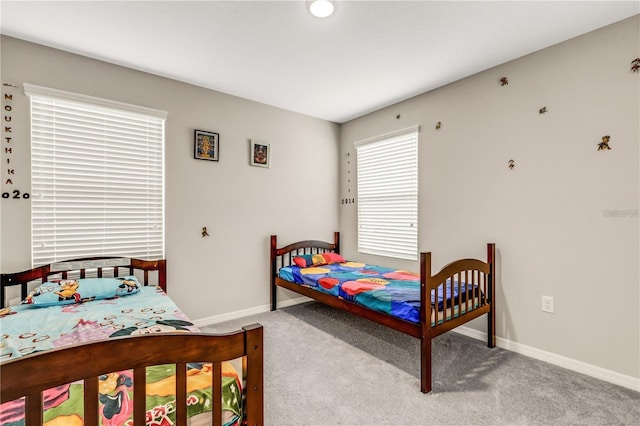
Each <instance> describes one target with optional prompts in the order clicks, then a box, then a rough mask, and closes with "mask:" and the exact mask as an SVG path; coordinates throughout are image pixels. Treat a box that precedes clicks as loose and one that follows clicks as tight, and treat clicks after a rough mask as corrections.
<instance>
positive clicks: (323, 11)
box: [309, 0, 334, 18]
mask: <svg viewBox="0 0 640 426" xmlns="http://www.w3.org/2000/svg"><path fill="white" fill-rule="evenodd" d="M333 8H334V7H333V3H331V2H330V1H329V0H314V1H312V2H311V4H310V5H309V10H310V11H311V14H312V15H313V16H316V17H318V18H326V17H327V16H330V15H331V14H332V13H333Z"/></svg>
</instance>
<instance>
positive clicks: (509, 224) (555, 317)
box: [340, 16, 640, 389]
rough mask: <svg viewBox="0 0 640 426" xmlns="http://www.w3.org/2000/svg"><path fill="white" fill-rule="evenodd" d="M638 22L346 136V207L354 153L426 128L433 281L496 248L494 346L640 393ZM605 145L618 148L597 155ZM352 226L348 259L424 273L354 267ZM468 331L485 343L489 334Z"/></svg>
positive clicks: (481, 326)
mask: <svg viewBox="0 0 640 426" xmlns="http://www.w3.org/2000/svg"><path fill="white" fill-rule="evenodd" d="M639 23H640V17H638V16H636V17H633V18H631V19H627V20H625V21H622V22H620V23H617V24H615V25H612V26H609V27H606V28H604V29H601V30H598V31H596V32H593V33H589V34H587V35H584V36H582V37H579V38H576V39H572V40H569V41H567V42H564V43H562V44H559V45H556V46H553V47H551V48H548V49H545V50H542V51H540V52H537V53H534V54H531V55H528V56H526V57H523V58H520V59H518V60H514V61H512V62H509V63H506V64H503V65H501V66H498V67H496V68H493V69H490V70H487V71H485V72H482V73H479V74H477V75H474V76H471V77H469V78H466V79H464V80H461V81H459V82H456V83H454V84H451V85H449V86H446V87H443V88H440V89H438V90H434V91H432V92H429V93H425V94H423V95H420V96H418V97H415V98H412V99H410V100H407V101H405V102H401V103H398V104H396V105H393V106H391V107H388V108H385V109H382V110H380V111H376V112H374V113H372V114H369V115H367V116H365V117H361V118H359V119H356V120H353V121H351V122H349V123H346V124H344V125H343V126H342V127H341V154H340V155H341V167H340V170H341V184H340V194H341V197H345V196H348V195H347V194H348V193H349V192H348V191H349V189H351V191H352V193H353V191H355V188H356V179H355V178H356V176H355V172H356V170H355V149H354V147H353V143H354V142H355V141H358V140H361V139H365V138H368V137H372V136H376V135H379V134H384V133H387V132H390V131H393V130H396V129H401V128H404V127H408V126H411V125H416V124H418V125H420V127H421V131H420V148H419V149H420V153H419V164H420V166H419V182H420V192H419V235H420V237H419V248H420V249H421V250H422V251H432V252H433V256H434V269H439V268H440V267H442V266H443V265H444V264H446V263H448V262H449V261H451V260H453V259H456V258H461V257H471V256H473V257H480V258H485V252H486V248H485V244H486V243H487V242H495V243H496V244H497V249H498V261H499V263H498V271H497V272H498V280H497V285H498V295H497V306H498V308H497V309H498V310H497V316H498V318H497V322H498V324H497V332H498V336H500V337H501V338H502V339H501V342H502V344H503V345H504V346H511V347H518V348H520V349H522V350H523V351H524V352H528V353H535V352H536V351H541V352H544V353H547V354H554V355H555V356H556V357H557V358H558V359H560V358H561V357H566V358H568V359H571V360H574V361H577V362H578V363H579V362H582V363H587V364H589V365H591V366H594V367H595V369H597V368H603V369H606V370H609V371H610V372H612V374H613V375H614V376H615V375H616V374H617V373H619V374H620V375H622V376H621V377H620V378H621V380H622V381H625V380H627V379H629V378H636V380H635V381H634V380H633V379H632V380H630V381H629V380H627V382H630V383H631V384H633V383H634V382H635V387H636V388H639V389H640V387H638V386H639V383H640V382H638V380H637V378H638V377H640V366H639V361H638V360H639V359H640V351H639V346H640V342H639V339H640V329H639V323H640V318H639V316H638V312H639V307H640V303H639V302H640V300H639V299H640V294H639V282H640V275H639V268H638V264H639V250H638V249H639V247H638V246H639V238H638V231H639V227H638V222H639V220H638V207H639V205H638V204H639V203H638V201H639V200H638V198H639V196H638V194H639V188H640V187H639V182H638V180H639V172H638V170H639V167H638V164H639V149H638V146H639V140H640V134H639V117H640V107H639V104H640V96H639V95H640V74H636V73H632V72H631V71H630V62H631V61H632V60H633V59H634V58H637V57H639V56H640V48H639V40H640V34H639ZM501 77H507V78H508V80H509V84H508V85H506V86H501V85H500V84H499V80H500V78H501ZM543 106H546V107H547V110H548V112H547V113H546V114H539V112H538V110H539V109H540V108H542V107H543ZM397 115H400V118H399V119H397V118H396V116H397ZM439 121H440V122H441V123H442V127H441V129H440V130H436V129H435V126H436V123H437V122H439ZM604 135H610V136H611V142H610V146H611V147H612V149H611V150H610V151H597V144H598V143H599V142H601V137H602V136H604ZM511 159H513V160H514V161H515V168H514V169H513V170H510V169H509V168H508V166H507V164H508V161H509V160H511ZM349 162H350V164H349ZM349 180H351V182H349ZM607 209H618V210H620V211H623V212H624V214H625V215H630V216H624V217H610V216H606V215H605V210H607ZM356 227H357V209H356V207H355V206H354V205H348V204H347V205H341V206H340V229H341V231H343V234H342V237H343V240H342V241H343V252H344V254H345V255H346V256H347V257H349V258H358V259H360V260H364V261H369V262H373V263H379V264H387V265H390V266H397V267H402V268H410V269H412V270H418V269H417V268H418V265H417V263H412V262H402V261H393V260H391V259H386V258H376V257H374V256H365V255H360V254H358V253H357V239H356ZM542 295H546V296H552V297H554V298H555V314H548V313H544V312H542V311H541V296H542ZM472 327H473V328H474V329H476V330H480V331H485V330H486V328H485V322H484V321H476V323H475V324H472Z"/></svg>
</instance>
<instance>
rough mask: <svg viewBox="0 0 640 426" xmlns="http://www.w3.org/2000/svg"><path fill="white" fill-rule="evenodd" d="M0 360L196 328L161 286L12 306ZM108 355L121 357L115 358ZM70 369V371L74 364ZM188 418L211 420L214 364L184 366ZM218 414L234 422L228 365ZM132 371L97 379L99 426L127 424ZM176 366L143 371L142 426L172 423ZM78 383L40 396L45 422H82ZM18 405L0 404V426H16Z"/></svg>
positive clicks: (237, 390) (238, 400)
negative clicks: (70, 300) (59, 302)
mask: <svg viewBox="0 0 640 426" xmlns="http://www.w3.org/2000/svg"><path fill="white" fill-rule="evenodd" d="M0 330H1V334H2V336H1V339H0V362H6V361H7V360H10V359H16V358H19V357H21V356H25V355H28V354H31V353H35V352H40V351H47V350H51V349H55V348H60V347H64V346H69V345H73V344H78V343H83V342H88V341H93V340H99V339H106V338H110V337H117V336H127V335H136V334H144V333H156V332H197V331H199V330H198V328H197V327H195V326H194V324H193V323H192V322H191V321H190V320H189V319H188V318H187V317H186V315H185V314H184V313H183V312H182V311H180V309H178V307H177V306H176V305H175V303H174V302H173V301H172V300H171V299H170V298H169V297H168V296H167V295H166V294H165V293H164V292H163V291H162V290H161V289H160V288H159V287H151V286H147V287H142V288H141V289H140V292H139V293H137V294H132V295H128V296H125V297H118V298H115V299H101V300H92V301H88V302H84V303H73V304H62V305H51V306H44V307H36V306H33V305H18V306H15V307H12V308H11V310H10V311H8V312H4V316H3V317H2V318H0ZM113 356H126V355H125V354H113ZM69 368H73V366H72V365H70V366H69ZM187 368H188V373H187V376H188V384H187V388H188V389H187V398H188V400H187V403H188V404H187V405H188V407H187V413H188V417H189V423H190V424H191V425H196V424H201V423H205V424H208V422H209V420H210V416H211V414H210V410H211V406H212V404H211V399H212V397H213V395H212V390H211V385H210V384H211V377H212V376H211V375H212V366H211V364H208V363H191V364H188V366H187ZM222 370H223V379H222V382H223V395H222V397H223V415H224V423H225V424H227V425H236V424H239V422H240V419H241V413H242V411H241V410H242V383H241V378H240V376H239V375H238V373H237V369H236V368H235V367H234V365H232V363H224V364H223V367H222ZM132 391H133V371H131V370H128V371H120V372H114V373H109V374H105V375H103V376H101V377H100V401H101V404H100V416H101V419H100V422H99V423H100V424H104V425H125V426H126V425H132V424H133V416H132V412H131V411H132V410H131V408H132V407H131V405H130V404H127V401H128V400H129V399H130V398H131V397H132ZM174 393H175V366H173V365H160V366H154V367H149V368H148V369H147V425H164V424H167V425H168V424H174V422H175V418H174V417H175V416H174V408H173V406H174V402H175V395H174ZM82 400H83V390H82V384H81V383H80V382H78V383H70V384H67V385H64V386H60V387H58V388H54V389H50V390H48V391H46V392H45V394H44V403H45V412H44V424H45V425H47V424H50V425H55V424H61V425H69V426H71V425H75V424H82V412H81V411H82ZM23 410H24V404H23V403H22V402H21V401H12V402H8V403H5V404H3V405H2V406H0V425H3V426H9V425H15V424H21V423H20V422H21V419H22V417H23Z"/></svg>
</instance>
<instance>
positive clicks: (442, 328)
mask: <svg viewBox="0 0 640 426" xmlns="http://www.w3.org/2000/svg"><path fill="white" fill-rule="evenodd" d="M339 242H340V235H339V233H338V232H336V233H335V236H334V242H333V243H329V242H324V241H316V240H307V241H301V242H297V243H293V244H289V245H287V246H284V247H282V248H278V242H277V237H276V236H275V235H272V236H271V310H275V309H277V287H282V288H286V289H288V290H291V291H294V292H296V293H299V294H302V295H304V296H307V297H309V298H311V299H315V300H317V301H319V302H322V303H324V304H326V305H329V306H332V307H334V308H336V309H340V310H343V311H346V312H350V313H352V314H354V315H358V316H360V317H362V318H366V319H368V320H371V321H374V322H376V323H379V324H382V325H384V326H386V327H389V328H392V329H394V330H397V331H400V332H402V333H405V334H408V335H410V336H413V337H416V338H418V339H420V341H421V378H420V382H421V386H420V387H421V390H422V392H424V393H428V392H430V391H431V381H432V380H431V340H432V339H433V338H435V337H436V336H439V335H440V334H442V333H445V332H447V331H449V330H452V329H454V328H455V327H458V326H460V325H462V324H464V323H466V322H469V321H471V320H473V319H475V318H478V317H479V316H482V315H485V314H486V315H487V324H488V326H487V334H488V341H487V344H488V346H489V347H494V346H495V306H494V297H493V295H494V294H495V244H488V245H487V261H486V262H485V261H481V260H477V259H461V260H456V261H454V262H451V263H450V264H448V265H447V266H445V267H444V268H442V269H441V270H440V271H439V272H438V273H436V274H435V275H432V273H431V253H421V255H420V286H421V291H420V306H421V310H420V322H419V323H418V324H416V323H412V322H408V321H405V320H403V319H400V318H397V317H394V316H391V315H388V314H385V313H382V312H377V311H373V310H371V309H368V308H366V307H364V306H362V305H358V304H356V303H353V302H350V301H348V300H344V299H341V298H337V297H334V296H331V295H329V294H326V293H322V292H320V291H317V290H314V289H312V288H310V287H306V286H302V285H300V284H296V283H292V282H289V281H286V280H283V279H282V278H280V277H279V276H278V271H279V269H280V268H282V267H285V266H290V265H292V264H293V261H292V259H293V257H295V256H297V255H301V254H313V253H323V252H326V251H333V252H339V250H340V248H339V247H340V243H339ZM461 283H466V285H467V286H470V287H471V289H472V290H471V291H468V292H465V291H460V290H461V287H460V286H461V285H462V284H461ZM456 286H457V290H458V291H457V294H458V296H457V299H456V298H453V300H447V299H446V298H445V301H444V306H442V307H439V305H438V303H436V304H435V305H433V306H432V304H431V294H432V292H435V294H437V292H438V288H440V289H441V291H442V290H444V291H446V290H447V287H448V290H449V291H450V292H451V294H454V291H453V290H454V287H456ZM462 294H465V295H467V297H466V299H463V296H462Z"/></svg>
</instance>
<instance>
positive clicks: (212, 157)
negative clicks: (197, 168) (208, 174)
mask: <svg viewBox="0 0 640 426" xmlns="http://www.w3.org/2000/svg"><path fill="white" fill-rule="evenodd" d="M193 158H195V159H197V160H209V161H218V160H219V159H220V135H219V134H218V133H214V132H208V131H206V130H197V129H196V130H195V132H194V137H193Z"/></svg>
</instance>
